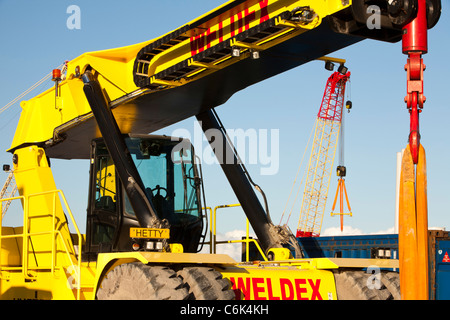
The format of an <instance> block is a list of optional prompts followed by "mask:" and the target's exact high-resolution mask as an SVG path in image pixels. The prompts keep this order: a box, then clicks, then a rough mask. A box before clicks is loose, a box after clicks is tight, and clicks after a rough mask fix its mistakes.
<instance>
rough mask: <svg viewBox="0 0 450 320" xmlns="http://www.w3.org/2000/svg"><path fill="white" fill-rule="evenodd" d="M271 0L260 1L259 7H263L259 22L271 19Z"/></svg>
mask: <svg viewBox="0 0 450 320" xmlns="http://www.w3.org/2000/svg"><path fill="white" fill-rule="evenodd" d="M268 6H269V0H261V1H260V2H259V8H260V9H261V18H260V19H259V23H263V22H265V21H267V20H269V9H268Z"/></svg>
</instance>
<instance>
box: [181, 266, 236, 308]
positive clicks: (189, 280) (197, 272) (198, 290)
mask: <svg viewBox="0 0 450 320" xmlns="http://www.w3.org/2000/svg"><path fill="white" fill-rule="evenodd" d="M178 275H179V276H180V277H181V278H182V279H183V282H184V283H185V285H186V287H187V289H188V290H189V299H191V300H234V298H235V294H234V291H233V290H231V289H230V282H229V281H228V280H226V279H223V277H222V275H221V274H220V273H219V272H217V271H216V270H214V269H213V268H208V267H185V268H183V269H182V270H180V271H178Z"/></svg>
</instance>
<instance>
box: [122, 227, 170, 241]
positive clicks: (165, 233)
mask: <svg viewBox="0 0 450 320" xmlns="http://www.w3.org/2000/svg"><path fill="white" fill-rule="evenodd" d="M130 238H142V239H170V229H156V228H130Z"/></svg>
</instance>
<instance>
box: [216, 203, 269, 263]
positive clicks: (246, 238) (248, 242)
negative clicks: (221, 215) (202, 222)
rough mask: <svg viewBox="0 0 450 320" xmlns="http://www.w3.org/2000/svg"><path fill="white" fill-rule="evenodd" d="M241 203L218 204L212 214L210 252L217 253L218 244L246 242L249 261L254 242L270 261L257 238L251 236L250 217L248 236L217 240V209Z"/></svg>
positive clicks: (262, 254)
mask: <svg viewBox="0 0 450 320" xmlns="http://www.w3.org/2000/svg"><path fill="white" fill-rule="evenodd" d="M240 206H241V205H240V204H239V203H238V204H226V205H220V206H216V207H215V208H214V210H213V214H212V215H211V217H210V219H211V221H210V253H217V251H216V245H217V244H225V243H245V245H246V250H245V252H246V257H245V258H246V261H247V262H248V261H249V259H250V258H249V251H250V242H253V243H254V244H255V246H256V248H257V249H258V251H259V253H260V254H261V256H262V258H263V259H264V261H268V259H267V257H266V255H265V254H264V251H263V250H262V249H261V246H260V245H259V243H258V242H257V241H256V240H255V239H251V238H250V235H249V234H250V223H249V220H248V218H247V219H246V236H245V239H242V240H224V241H217V240H216V234H217V225H216V222H217V209H223V208H232V207H240Z"/></svg>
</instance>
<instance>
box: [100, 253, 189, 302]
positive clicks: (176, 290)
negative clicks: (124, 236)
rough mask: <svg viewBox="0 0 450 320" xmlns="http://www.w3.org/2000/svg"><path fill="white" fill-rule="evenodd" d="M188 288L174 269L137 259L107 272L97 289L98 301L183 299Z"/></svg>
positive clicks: (186, 295)
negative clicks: (149, 264) (152, 264)
mask: <svg viewBox="0 0 450 320" xmlns="http://www.w3.org/2000/svg"><path fill="white" fill-rule="evenodd" d="M187 298H188V291H187V289H186V288H185V286H184V284H183V282H182V280H181V279H180V278H179V277H178V276H177V274H176V273H175V271H173V270H172V269H170V268H168V267H164V266H148V265H144V264H142V263H140V262H135V263H126V264H122V265H119V266H117V267H115V268H114V269H112V270H111V271H109V272H108V273H107V275H106V276H105V278H104V279H103V280H102V282H101V285H100V288H99V289H98V291H97V299H99V300H185V299H187Z"/></svg>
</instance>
